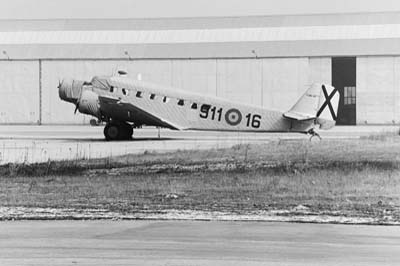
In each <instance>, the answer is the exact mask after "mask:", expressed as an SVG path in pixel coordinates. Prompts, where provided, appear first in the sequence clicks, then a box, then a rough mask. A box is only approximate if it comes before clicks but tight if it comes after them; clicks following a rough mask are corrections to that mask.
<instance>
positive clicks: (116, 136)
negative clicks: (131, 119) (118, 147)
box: [104, 123, 133, 141]
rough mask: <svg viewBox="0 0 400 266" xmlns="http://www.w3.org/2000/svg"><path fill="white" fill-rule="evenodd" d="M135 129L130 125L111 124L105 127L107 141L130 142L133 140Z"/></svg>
mask: <svg viewBox="0 0 400 266" xmlns="http://www.w3.org/2000/svg"><path fill="white" fill-rule="evenodd" d="M132 135H133V128H132V126H131V125H129V124H128V123H109V124H107V125H106V126H105V127H104V136H105V137H106V140H108V141H113V140H130V139H132Z"/></svg>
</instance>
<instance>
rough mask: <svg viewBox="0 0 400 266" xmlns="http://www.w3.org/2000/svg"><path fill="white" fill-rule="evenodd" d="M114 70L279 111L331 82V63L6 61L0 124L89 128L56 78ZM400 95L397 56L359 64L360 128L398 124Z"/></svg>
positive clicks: (0, 72)
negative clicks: (314, 84)
mask: <svg viewBox="0 0 400 266" xmlns="http://www.w3.org/2000/svg"><path fill="white" fill-rule="evenodd" d="M117 69H125V70H127V71H128V73H129V74H130V75H131V76H132V77H136V76H137V75H138V74H139V73H140V74H141V76H142V79H143V80H146V81H150V82H156V83H160V84H165V85H168V86H173V87H178V88H182V89H185V90H190V91H193V92H198V93H202V94H208V95H217V96H220V97H225V98H227V99H230V100H234V101H241V102H244V103H249V104H256V105H262V106H264V107H266V108H271V109H277V110H282V111H285V110H288V109H289V108H290V107H291V106H292V105H293V104H294V103H295V101H296V100H297V99H298V97H300V95H301V94H302V93H303V92H304V91H305V90H306V88H307V86H308V85H310V84H311V83H312V82H326V83H331V58H329V57H315V58H314V57H312V58H308V57H298V58H262V59H260V58H253V59H196V60H194V59H186V60H184V59H182V60H42V61H40V62H39V61H38V60H21V61H20V60H15V61H13V60H4V61H0V78H1V80H2V87H1V92H2V94H3V95H6V97H1V98H0V123H1V124H36V123H38V122H39V120H41V123H43V124H80V123H88V122H89V120H90V117H88V116H84V115H81V114H77V115H74V114H73V111H74V106H73V105H71V104H68V103H65V102H62V101H61V100H60V99H59V98H58V91H57V88H56V87H57V84H58V79H61V78H62V77H74V78H77V79H85V80H90V79H91V77H92V76H94V75H110V74H112V73H114V72H115V71H116V70H117ZM40 87H41V92H40ZM399 89H400V56H360V57H357V124H392V123H400V106H399V105H400V91H399ZM40 95H41V98H40ZM371 99H373V101H372V100H371ZM40 107H41V108H40ZM40 112H41V114H40Z"/></svg>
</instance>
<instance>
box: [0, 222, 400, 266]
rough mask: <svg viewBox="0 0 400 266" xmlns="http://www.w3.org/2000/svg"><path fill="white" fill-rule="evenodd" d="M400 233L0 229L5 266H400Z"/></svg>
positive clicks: (112, 226) (73, 225)
mask: <svg viewBox="0 0 400 266" xmlns="http://www.w3.org/2000/svg"><path fill="white" fill-rule="evenodd" d="M399 243H400V227H394V226H392V227H391V226H386V227H385V226H360V225H357V226H354V225H353V226H349V225H321V224H289V223H260V222H187V221H19V222H1V223H0V265H2V266H4V265H400V252H399Z"/></svg>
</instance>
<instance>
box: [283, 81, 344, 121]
mask: <svg viewBox="0 0 400 266" xmlns="http://www.w3.org/2000/svg"><path fill="white" fill-rule="evenodd" d="M338 104H339V92H338V91H337V90H336V89H335V88H334V87H332V86H329V85H323V84H313V85H312V86H311V87H310V88H309V89H308V90H307V91H306V93H304V94H303V96H302V97H301V98H300V99H299V100H298V101H297V103H296V104H295V105H294V106H293V107H292V109H290V110H289V111H288V112H286V113H285V114H284V116H285V117H286V118H290V119H294V120H299V121H304V120H315V123H316V124H319V125H320V128H321V129H329V128H331V127H333V126H334V125H335V123H336V118H337V117H336V115H337V108H338Z"/></svg>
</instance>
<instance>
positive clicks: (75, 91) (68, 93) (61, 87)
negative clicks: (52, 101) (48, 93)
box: [58, 78, 83, 104]
mask: <svg viewBox="0 0 400 266" xmlns="http://www.w3.org/2000/svg"><path fill="white" fill-rule="evenodd" d="M82 85H83V81H82V82H81V81H79V80H73V79H70V78H64V79H62V80H61V81H59V83H58V95H59V96H60V98H61V99H62V100H64V101H66V102H70V103H74V104H76V103H77V101H78V99H79V96H80V94H81V90H82Z"/></svg>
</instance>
